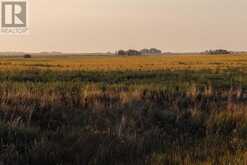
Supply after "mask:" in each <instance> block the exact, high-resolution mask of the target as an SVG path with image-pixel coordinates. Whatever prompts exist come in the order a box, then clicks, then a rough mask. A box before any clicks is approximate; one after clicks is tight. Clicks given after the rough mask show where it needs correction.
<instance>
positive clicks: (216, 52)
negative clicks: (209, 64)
mask: <svg viewBox="0 0 247 165" xmlns="http://www.w3.org/2000/svg"><path fill="white" fill-rule="evenodd" d="M206 54H211V55H214V54H231V52H230V51H228V50H225V49H215V50H207V51H206Z"/></svg>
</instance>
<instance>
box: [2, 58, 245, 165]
mask: <svg viewBox="0 0 247 165" xmlns="http://www.w3.org/2000/svg"><path fill="white" fill-rule="evenodd" d="M246 69H247V55H244V54H242V55H228V56H223V55H214V56H206V55H200V56H199V55H179V56H175V55H174V56H172V55H170V56H143V57H134V56H133V57H114V56H59V57H58V56H57V57H32V58H29V59H24V58H22V57H0V164H4V165H5V164H6V165H16V164H18V165H29V164H30V165H33V164H35V165H44V164H45V165H56V164H57V165H84V164H85V165H86V164H89V165H139V164H140V165H143V164H147V165H163V164H171V165H173V164H174V165H177V164H178V165H180V164H183V165H190V164H195V165H200V164H201V165H211V164H215V165H218V164H226V165H227V164H234V165H235V164H237V165H243V164H247V72H246Z"/></svg>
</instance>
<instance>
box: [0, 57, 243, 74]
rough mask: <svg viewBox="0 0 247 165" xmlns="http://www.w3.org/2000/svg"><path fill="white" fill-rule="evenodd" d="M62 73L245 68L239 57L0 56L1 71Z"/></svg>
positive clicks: (241, 58)
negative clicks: (57, 71)
mask: <svg viewBox="0 0 247 165" xmlns="http://www.w3.org/2000/svg"><path fill="white" fill-rule="evenodd" d="M11 68H12V69H13V68H17V69H33V68H39V69H56V70H58V69H61V70H89V71H90V70H105V71H113V70H120V71H123V70H144V71H145V70H147V71H148V70H149V71H150V70H185V69H186V70H201V69H234V68H240V69H245V68H247V54H242V55H227V56H226V55H167V56H165V55H164V56H143V57H137V56H128V57H123V56H121V57H117V56H103V55H102V56H52V57H47V56H44V57H41V56H36V57H35V56H34V57H33V58H31V59H24V58H23V57H0V69H11Z"/></svg>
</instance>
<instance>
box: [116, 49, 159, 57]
mask: <svg viewBox="0 0 247 165" xmlns="http://www.w3.org/2000/svg"><path fill="white" fill-rule="evenodd" d="M116 54H117V55H120V56H124V55H127V56H136V55H159V54H162V51H161V50H159V49H156V48H150V49H142V50H135V49H129V50H119V51H117V53H116Z"/></svg>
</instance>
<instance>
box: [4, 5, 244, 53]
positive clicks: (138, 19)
mask: <svg viewBox="0 0 247 165" xmlns="http://www.w3.org/2000/svg"><path fill="white" fill-rule="evenodd" d="M30 3H31V6H30V17H31V19H30V34H29V35H27V36H0V48H1V49H0V51H64V52H98V51H114V50H117V49H120V48H122V49H127V48H135V49H140V48H144V47H157V48H161V49H162V50H164V51H200V50H204V49H210V48H211V49H213V48H226V49H231V50H247V0H66V1H65V0H33V1H31V2H30Z"/></svg>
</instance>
